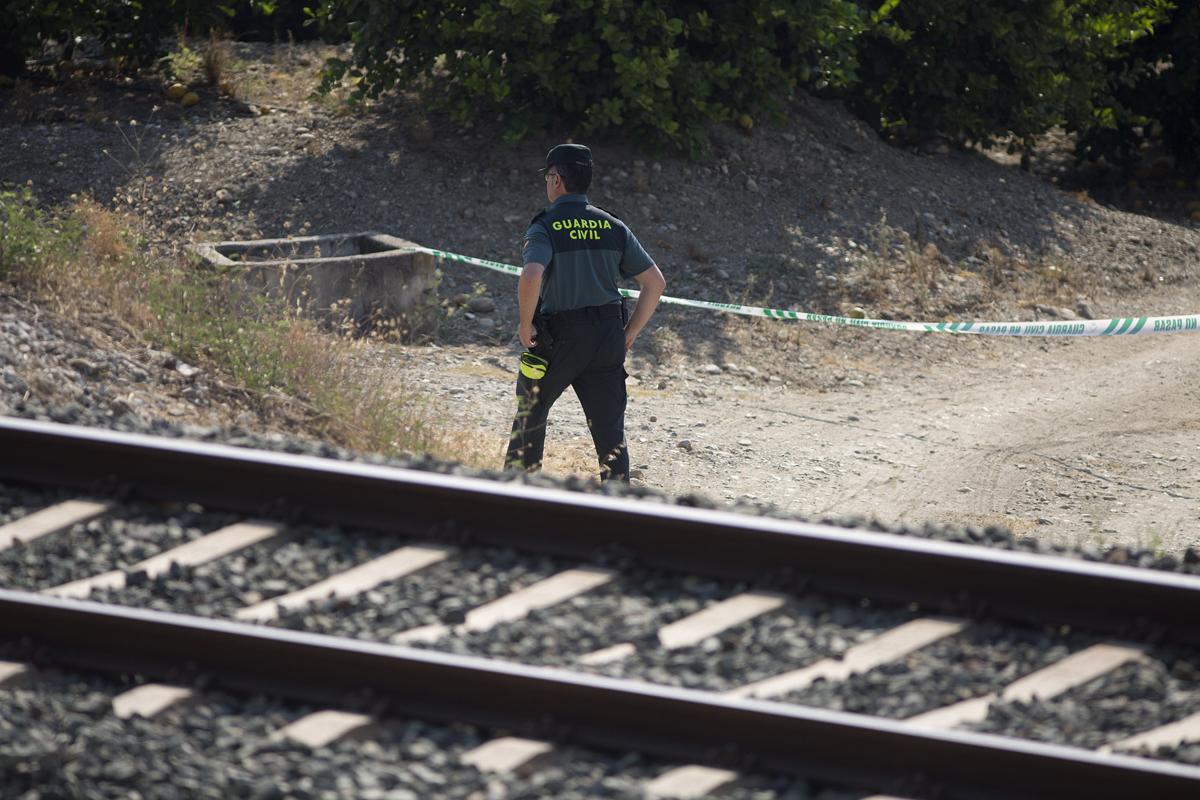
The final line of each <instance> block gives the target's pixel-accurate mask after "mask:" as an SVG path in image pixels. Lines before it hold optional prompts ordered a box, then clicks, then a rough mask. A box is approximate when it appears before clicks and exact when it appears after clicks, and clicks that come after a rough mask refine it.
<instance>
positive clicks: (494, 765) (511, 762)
mask: <svg viewBox="0 0 1200 800" xmlns="http://www.w3.org/2000/svg"><path fill="white" fill-rule="evenodd" d="M553 751H554V745H552V744H550V743H549V742H539V741H536V740H534V739H520V738H517V737H516V736H504V737H501V738H499V739H492V740H491V741H490V742H484V743H483V744H481V745H479V747H476V748H475V749H474V750H469V751H467V752H466V753H463V754H462V757H461V759H460V760H461V761H462V762H463V763H464V764H468V765H470V766H472V767H474V768H475V769H477V770H479V771H480V772H494V773H496V774H497V775H510V774H512V773H513V772H516V771H517V770H519V769H522V768H523V767H527V766H531V765H532V764H533V763H534V762H535V761H539V760H542V759H544V758H545V757H546V756H548V755H549V754H550V753H552V752H553Z"/></svg>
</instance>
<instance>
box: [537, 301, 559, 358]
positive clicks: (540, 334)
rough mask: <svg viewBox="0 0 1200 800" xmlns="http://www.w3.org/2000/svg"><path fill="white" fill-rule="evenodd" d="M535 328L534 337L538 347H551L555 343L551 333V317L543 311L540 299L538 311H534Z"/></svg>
mask: <svg viewBox="0 0 1200 800" xmlns="http://www.w3.org/2000/svg"><path fill="white" fill-rule="evenodd" d="M533 330H534V337H533V338H534V339H536V340H537V343H538V347H550V346H551V345H552V344H554V337H553V336H551V335H550V317H549V315H547V314H543V313H542V304H541V302H540V301H539V302H538V307H537V311H535V312H533Z"/></svg>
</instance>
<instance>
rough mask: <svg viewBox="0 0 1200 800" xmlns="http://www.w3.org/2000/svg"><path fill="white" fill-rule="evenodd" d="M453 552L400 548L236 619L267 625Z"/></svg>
mask: <svg viewBox="0 0 1200 800" xmlns="http://www.w3.org/2000/svg"><path fill="white" fill-rule="evenodd" d="M452 552H453V549H452V548H448V547H436V546H425V547H401V548H399V549H397V550H393V551H392V552H390V553H388V554H386V555H383V556H380V557H379V558H375V559H372V560H371V561H368V562H367V563H365V564H360V565H358V566H357V567H353V568H351V569H348V570H346V571H345V572H339V573H338V574H336V575H330V576H329V577H328V578H326V579H325V580H323V581H318V582H317V583H314V584H313V585H311V586H306V587H305V588H303V589H299V590H297V591H295V592H291V593H289V594H285V595H280V596H279V597H272V598H270V599H269V600H263V601H262V602H261V603H255V604H254V605H250V606H246V607H245V608H241V609H238V611H237V612H236V613H235V614H234V616H235V617H237V618H238V619H242V620H251V621H254V622H267V621H270V620H273V619H275V618H277V617H278V616H279V611H280V609H283V610H289V609H293V608H301V607H303V606H305V605H307V604H309V603H311V602H314V601H318V600H324V599H325V598H327V597H330V596H333V597H354V596H355V595H358V594H362V593H363V592H367V591H370V590H371V589H374V588H375V587H376V586H378V585H379V584H381V583H386V582H387V581H393V580H396V579H397V578H402V577H404V576H405V575H410V574H412V573H414V572H417V571H419V570H422V569H425V568H426V567H429V566H432V565H433V564H436V563H438V562H439V561H442V560H444V559H445V558H446V557H447V556H449V555H450V554H451V553H452Z"/></svg>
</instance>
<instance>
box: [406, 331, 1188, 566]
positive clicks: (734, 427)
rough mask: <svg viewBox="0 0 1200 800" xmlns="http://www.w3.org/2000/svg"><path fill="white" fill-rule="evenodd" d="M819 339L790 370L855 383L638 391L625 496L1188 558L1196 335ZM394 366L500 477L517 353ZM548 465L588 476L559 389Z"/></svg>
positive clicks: (426, 354) (749, 379)
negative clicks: (954, 527)
mask: <svg viewBox="0 0 1200 800" xmlns="http://www.w3.org/2000/svg"><path fill="white" fill-rule="evenodd" d="M676 313H678V312H676ZM685 313H686V312H685ZM779 324H786V323H779ZM821 333H822V334H823V336H812V337H810V340H811V344H809V345H808V346H807V347H805V348H803V349H802V350H800V351H799V353H798V354H797V358H798V359H799V360H801V361H803V360H804V359H805V358H807V359H811V360H812V361H813V362H814V363H813V364H802V365H801V369H804V367H806V366H807V367H811V368H812V369H823V370H829V369H830V368H831V364H830V362H831V361H832V362H835V363H834V364H833V365H832V366H833V367H834V368H836V367H837V365H838V364H840V365H842V367H843V368H845V367H846V366H848V365H854V366H851V367H850V369H852V370H853V372H852V373H850V374H854V375H857V376H858V378H861V380H860V379H857V378H849V379H847V380H844V381H834V384H835V385H836V386H837V388H835V389H830V390H824V391H822V390H820V389H817V390H814V389H811V388H802V387H793V386H791V385H785V384H784V383H783V382H782V381H780V382H775V381H771V380H769V379H768V380H765V381H764V380H763V378H764V377H765V374H764V373H760V374H758V375H757V376H756V375H754V374H753V372H748V371H746V369H745V366H749V365H748V364H746V365H745V366H743V367H739V368H737V369H732V368H729V367H733V366H736V364H728V362H727V365H728V366H727V368H726V369H723V370H722V371H721V373H720V374H710V373H712V372H715V369H714V367H712V366H708V365H706V364H703V363H695V362H691V361H688V360H686V359H683V360H680V361H679V362H678V363H676V364H674V365H673V366H672V367H661V366H660V367H659V368H658V369H657V370H655V371H654V374H653V375H652V376H650V375H645V374H644V375H643V376H642V379H641V380H640V381H638V382H637V385H631V386H630V396H631V400H630V405H629V413H628V418H627V424H628V427H627V431H628V438H629V443H630V449H631V453H632V459H633V464H634V465H635V467H636V468H638V469H639V470H640V473H641V476H642V477H641V478H640V479H639V480H640V481H641V482H643V483H645V484H646V485H651V486H655V487H658V488H660V489H662V490H663V491H665V492H667V493H669V494H686V493H689V492H699V493H702V494H705V495H707V496H709V497H710V498H712V499H714V500H716V501H718V502H725V503H733V502H736V501H738V500H749V501H752V502H758V503H772V504H775V505H777V506H779V507H780V508H782V509H784V510H787V511H790V512H793V513H798V514H805V515H814V516H822V515H832V516H840V515H843V514H864V515H868V516H870V515H874V516H877V517H878V518H879V519H881V520H883V521H885V522H889V523H891V522H898V521H904V522H908V523H916V524H921V523H923V522H925V521H927V520H934V521H940V522H956V523H960V524H961V523H966V522H976V523H980V524H993V523H1000V524H1005V525H1007V526H1009V527H1010V528H1012V529H1013V530H1014V532H1017V533H1019V534H1027V535H1028V534H1036V535H1038V536H1039V537H1042V538H1047V539H1049V540H1050V541H1053V542H1055V543H1060V544H1075V545H1088V544H1092V545H1096V546H1103V545H1112V544H1118V543H1120V544H1131V545H1137V546H1139V547H1151V548H1153V549H1156V550H1162V551H1167V552H1180V551H1182V550H1183V549H1184V548H1186V547H1188V546H1194V545H1196V544H1197V543H1198V542H1200V525H1198V523H1200V466H1198V462H1200V436H1198V435H1197V431H1198V430H1200V419H1198V415H1197V413H1196V410H1195V404H1196V385H1197V378H1198V373H1200V349H1198V346H1200V340H1197V338H1196V337H1194V336H1191V335H1188V334H1177V335H1163V336H1147V337H1137V338H1129V339H1114V338H1104V339H1078V340H1053V341H1048V342H1047V341H1033V340H1020V341H1017V340H1007V339H997V338H983V337H968V336H949V335H944V334H928V335H922V334H906V333H894V332H860V331H835V330H830V329H826V330H824V331H822V332H821ZM652 336H653V334H651V337H652ZM647 346H648V345H647V344H644V343H643V342H639V343H638V345H635V351H636V350H637V349H638V348H645V347H647ZM893 346H896V349H895V350H891V351H889V350H888V348H891V347H893ZM924 350H927V352H926V354H925V355H924V356H922V357H919V358H918V357H916V356H913V355H911V353H912V352H914V351H916V352H921V351H924ZM835 354H836V355H835ZM749 355H753V354H752V353H750V354H749ZM730 358H731V360H732V358H733V356H732V354H731V355H730ZM822 361H823V362H824V363H820V362H822ZM399 363H402V364H405V365H406V366H402V367H401V373H402V374H404V375H406V376H408V377H409V378H410V379H411V378H413V377H415V378H416V379H417V380H422V379H424V378H426V377H428V376H429V375H430V374H433V372H435V371H436V372H439V373H440V374H441V375H442V377H443V380H444V382H445V385H444V389H443V391H444V392H445V395H446V399H447V400H448V401H449V404H450V406H451V407H452V408H457V409H461V410H462V414H463V417H464V419H465V420H468V421H470V422H473V424H474V425H476V426H478V428H479V429H480V431H481V432H484V433H486V435H488V436H489V437H491V438H494V439H495V442H494V446H495V450H496V453H497V464H498V463H499V453H500V451H501V449H502V447H503V442H504V434H505V432H506V430H507V425H508V421H509V417H510V415H511V412H512V408H513V401H512V397H511V386H512V383H513V381H514V380H515V373H514V372H513V371H512V370H513V365H514V364H515V351H513V350H511V349H509V348H498V347H483V346H478V345H465V346H461V347H456V348H444V349H438V350H436V351H435V350H433V349H431V348H423V349H418V348H414V349H412V350H408V351H407V352H406V353H405V354H404V355H403V356H402V358H401V360H400V362H399ZM819 363H820V366H818V364H819ZM706 367H707V369H706ZM858 384H862V385H858ZM660 386H661V387H663V388H658V387H660ZM700 395H703V396H700ZM547 453H548V458H547V464H546V468H547V470H548V471H550V472H552V473H556V474H564V473H569V472H580V473H587V472H589V471H592V469H593V464H594V454H593V451H592V450H591V448H590V437H589V436H588V434H587V429H586V424H585V420H584V418H583V415H582V413H581V412H580V410H579V406H578V402H577V401H576V400H575V398H574V397H573V396H572V395H571V394H570V392H568V394H567V395H565V396H564V397H563V399H562V400H561V401H560V403H559V405H558V406H556V409H555V411H554V413H553V414H552V425H551V430H550V432H549V436H548V450H547Z"/></svg>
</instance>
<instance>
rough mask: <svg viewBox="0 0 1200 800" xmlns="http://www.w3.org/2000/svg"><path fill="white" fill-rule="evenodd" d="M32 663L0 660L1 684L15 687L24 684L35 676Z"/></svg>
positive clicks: (6, 686)
mask: <svg viewBox="0 0 1200 800" xmlns="http://www.w3.org/2000/svg"><path fill="white" fill-rule="evenodd" d="M34 674H35V670H34V668H33V665H32V664H22V663H20V662H19V661H0V686H3V687H5V688H13V687H16V686H24V685H25V684H26V683H28V682H29V681H30V680H31V679H32V678H33V676H34Z"/></svg>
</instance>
